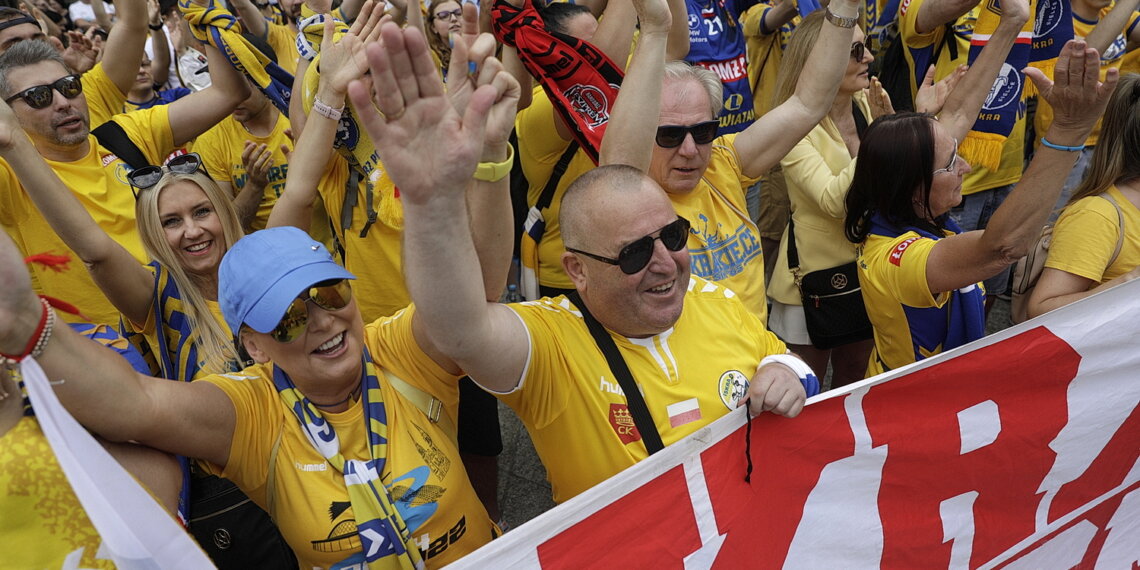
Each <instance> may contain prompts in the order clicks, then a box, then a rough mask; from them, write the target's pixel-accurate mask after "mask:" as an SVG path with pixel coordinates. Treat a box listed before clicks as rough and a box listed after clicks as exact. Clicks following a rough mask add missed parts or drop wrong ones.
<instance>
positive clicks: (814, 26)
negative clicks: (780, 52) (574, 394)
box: [772, 8, 827, 109]
mask: <svg viewBox="0 0 1140 570" xmlns="http://www.w3.org/2000/svg"><path fill="white" fill-rule="evenodd" d="M826 9H827V8H824V9H823V10H826ZM823 10H816V11H815V12H812V13H810V14H808V15H807V16H804V17H803V19H802V20H800V23H799V24H798V25H797V26H796V29H795V31H793V32H792V36H791V37H790V38H789V39H788V47H787V48H785V49H784V56H783V57H782V58H781V59H780V70H779V72H778V74H777V75H776V92H775V93H774V94H773V95H772V108H773V109H774V108H776V106H778V105H780V104H782V103H783V102H784V101H787V100H788V99H791V98H792V95H793V94H795V92H796V84H797V83H799V80H800V74H801V73H803V70H804V65H806V64H807V60H808V57H809V56H811V50H812V49H813V48H814V47H815V44H816V42H817V41H819V31H820V30H821V29H822V28H823Z"/></svg>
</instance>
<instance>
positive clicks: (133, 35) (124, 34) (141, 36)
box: [91, 0, 148, 94]
mask: <svg viewBox="0 0 1140 570" xmlns="http://www.w3.org/2000/svg"><path fill="white" fill-rule="evenodd" d="M101 1H102V0H91V3H92V4H94V3H96V2H101ZM116 4H117V8H118V15H119V21H118V23H116V24H115V27H114V28H113V29H111V31H110V33H109V34H108V35H107V43H106V44H105V45H104V46H103V59H102V60H101V61H102V63H103V71H105V72H106V73H107V77H110V78H111V81H112V82H114V83H115V86H116V87H118V88H119V91H122V92H123V94H127V93H130V91H131V87H132V86H133V85H134V84H135V78H137V77H138V75H139V65H142V57H143V46H144V45H146V37H147V28H146V22H147V19H148V18H147V11H146V0H118V2H117V3H116Z"/></svg>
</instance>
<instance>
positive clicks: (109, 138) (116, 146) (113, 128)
mask: <svg viewBox="0 0 1140 570" xmlns="http://www.w3.org/2000/svg"><path fill="white" fill-rule="evenodd" d="M91 134H93V135H95V139H96V140H98V141H99V144H100V145H101V146H102V147H103V148H105V149H107V150H109V151H111V152H113V153H115V156H117V157H119V158H120V159H121V160H122V161H123V162H125V163H127V166H130V167H131V169H132V170H134V169H136V168H142V167H144V166H149V165H150V159H148V158H147V157H146V155H145V154H143V152H142V150H140V149H139V147H138V145H136V144H135V143H134V141H132V140H131V137H129V136H127V131H124V130H123V127H122V125H120V124H119V123H116V122H115V121H107V122H106V123H103V124H102V125H99V126H98V127H95V128H94V129H91Z"/></svg>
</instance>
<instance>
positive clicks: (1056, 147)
mask: <svg viewBox="0 0 1140 570" xmlns="http://www.w3.org/2000/svg"><path fill="white" fill-rule="evenodd" d="M1041 146H1044V147H1047V148H1051V149H1053V150H1063V151H1066V152H1081V151H1082V150H1085V145H1081V146H1062V145H1059V144H1053V143H1051V142H1049V140H1048V139H1046V138H1045V137H1041Z"/></svg>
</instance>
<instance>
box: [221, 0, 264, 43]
mask: <svg viewBox="0 0 1140 570" xmlns="http://www.w3.org/2000/svg"><path fill="white" fill-rule="evenodd" d="M230 6H232V7H233V10H234V13H236V14H237V17H238V19H240V20H241V27H242V29H244V30H245V31H247V32H249V33H251V34H253V35H255V36H257V37H259V38H265V37H266V36H267V35H269V22H266V21H265V16H263V15H261V10H258V9H257V6H254V5H253V2H251V1H250V0H230Z"/></svg>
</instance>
